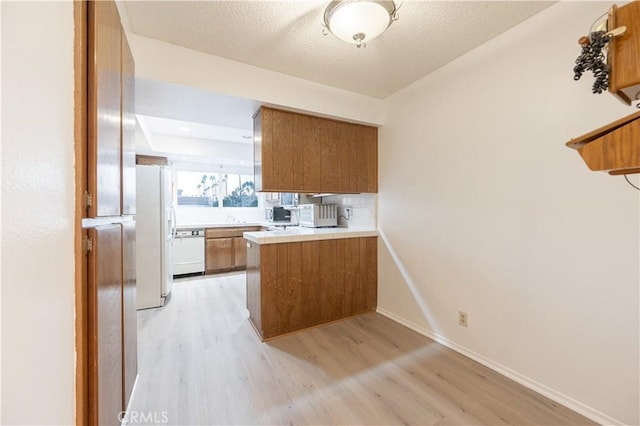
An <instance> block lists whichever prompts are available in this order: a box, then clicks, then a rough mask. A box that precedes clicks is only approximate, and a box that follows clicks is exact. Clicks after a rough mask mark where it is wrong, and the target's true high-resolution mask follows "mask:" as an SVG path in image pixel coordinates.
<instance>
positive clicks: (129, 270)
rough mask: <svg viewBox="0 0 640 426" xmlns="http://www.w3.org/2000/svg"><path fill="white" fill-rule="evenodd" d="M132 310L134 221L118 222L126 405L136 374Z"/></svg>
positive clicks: (134, 308)
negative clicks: (120, 224)
mask: <svg viewBox="0 0 640 426" xmlns="http://www.w3.org/2000/svg"><path fill="white" fill-rule="evenodd" d="M137 318H138V317H137V313H136V223H135V222H134V221H130V222H124V223H123V224H122V332H123V335H122V338H123V342H122V343H123V345H124V348H123V353H122V354H123V359H122V362H123V364H122V368H123V370H124V377H123V380H124V381H123V401H122V406H123V407H125V408H126V407H127V404H128V403H129V399H130V398H131V392H132V391H133V385H134V383H135V380H136V376H137V375H138V334H137V329H138V320H137Z"/></svg>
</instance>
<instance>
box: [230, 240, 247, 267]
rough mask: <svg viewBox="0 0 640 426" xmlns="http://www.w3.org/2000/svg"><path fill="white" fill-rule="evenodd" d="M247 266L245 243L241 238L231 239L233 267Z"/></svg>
mask: <svg viewBox="0 0 640 426" xmlns="http://www.w3.org/2000/svg"><path fill="white" fill-rule="evenodd" d="M245 266H247V241H246V240H245V239H244V238H243V237H234V238H233V267H234V268H239V267H245Z"/></svg>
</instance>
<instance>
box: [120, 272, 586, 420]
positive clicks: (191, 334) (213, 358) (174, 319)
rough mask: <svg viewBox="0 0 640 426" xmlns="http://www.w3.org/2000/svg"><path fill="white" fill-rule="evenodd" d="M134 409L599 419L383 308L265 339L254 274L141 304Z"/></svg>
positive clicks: (183, 286)
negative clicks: (256, 317)
mask: <svg viewBox="0 0 640 426" xmlns="http://www.w3.org/2000/svg"><path fill="white" fill-rule="evenodd" d="M138 321H139V324H138V327H139V333H138V336H139V348H138V349H139V379H138V384H137V386H136V391H135V396H134V399H133V401H132V404H131V407H130V409H131V410H132V411H135V412H137V413H139V414H142V415H146V416H149V415H151V416H152V417H147V419H149V418H152V419H154V421H160V422H161V421H163V420H168V424H174V425H192V424H202V425H204V424H246V425H250V424H251V425H252V424H278V425H279V424H294V425H303V424H316V425H318V424H322V425H332V424H351V425H361V424H368V425H369V424H370V425H391V424H415V425H477V424H484V425H502V424H510V425H561V424H593V422H591V421H590V420H588V419H586V418H585V417H582V416H580V415H578V414H576V413H574V412H572V411H571V410H569V409H567V408H565V407H563V406H560V405H558V404H556V403H554V402H553V401H551V400H549V399H547V398H545V397H543V396H541V395H539V394H537V393H535V392H533V391H531V390H528V389H527V388H525V387H523V386H521V385H519V384H517V383H515V382H513V381H511V380H509V379H507V378H506V377H504V376H502V375H500V374H498V373H496V372H494V371H492V370H490V369H488V368H486V367H484V366H482V365H480V364H478V363H476V362H475V361H473V360H471V359H469V358H467V357H465V356H462V355H460V354H458V353H456V352H454V351H452V350H450V349H448V348H446V347H444V346H442V345H440V344H438V343H436V342H434V341H432V340H430V339H428V338H426V337H424V336H421V335H419V334H417V333H415V332H413V331H411V330H409V329H407V328H406V327H404V326H402V325H400V324H398V323H396V322H394V321H392V320H390V319H388V318H385V317H383V316H381V315H379V314H375V313H374V314H366V315H362V316H359V317H355V318H351V319H347V320H344V321H340V322H336V323H333V324H330V325H326V326H323V327H318V328H315V329H312V330H308V331H303V332H299V333H295V334H291V335H288V336H284V337H281V338H278V339H274V340H272V341H269V342H266V343H263V342H261V341H260V339H259V338H258V336H257V334H256V332H255V331H254V330H253V329H252V327H251V325H250V324H249V321H248V311H247V310H246V309H245V274H244V272H241V273H232V274H224V275H218V276H215V277H205V278H201V279H188V280H184V281H182V280H180V281H176V283H175V285H174V287H173V294H172V297H171V300H170V301H169V303H168V304H167V305H166V306H165V307H163V308H158V309H151V310H144V311H139V313H138Z"/></svg>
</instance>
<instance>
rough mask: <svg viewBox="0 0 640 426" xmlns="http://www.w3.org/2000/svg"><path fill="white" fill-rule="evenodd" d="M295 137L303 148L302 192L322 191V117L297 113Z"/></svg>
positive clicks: (298, 145) (297, 143) (300, 147)
mask: <svg viewBox="0 0 640 426" xmlns="http://www.w3.org/2000/svg"><path fill="white" fill-rule="evenodd" d="M296 117H297V125H296V126H295V127H294V129H295V133H294V139H295V142H296V146H297V147H298V150H301V151H302V153H301V157H302V168H301V170H300V172H299V173H300V174H301V175H302V176H303V185H302V190H301V191H300V192H322V147H321V144H320V128H321V121H322V120H321V119H320V118H316V117H310V116H308V115H297V116H296Z"/></svg>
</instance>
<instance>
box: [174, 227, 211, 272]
mask: <svg viewBox="0 0 640 426" xmlns="http://www.w3.org/2000/svg"><path fill="white" fill-rule="evenodd" d="M171 264H172V266H173V275H174V276H175V275H184V274H196V273H200V274H202V273H204V229H180V228H178V229H176V234H175V239H174V240H173V247H171Z"/></svg>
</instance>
